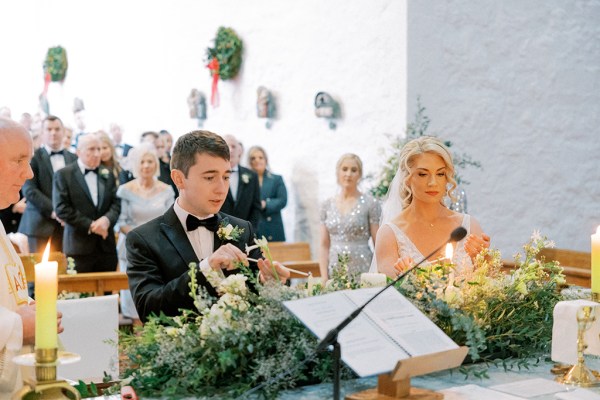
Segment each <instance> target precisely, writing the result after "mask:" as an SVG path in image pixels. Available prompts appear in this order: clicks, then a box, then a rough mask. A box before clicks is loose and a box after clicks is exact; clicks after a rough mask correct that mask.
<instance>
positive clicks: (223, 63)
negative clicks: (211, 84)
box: [206, 27, 242, 81]
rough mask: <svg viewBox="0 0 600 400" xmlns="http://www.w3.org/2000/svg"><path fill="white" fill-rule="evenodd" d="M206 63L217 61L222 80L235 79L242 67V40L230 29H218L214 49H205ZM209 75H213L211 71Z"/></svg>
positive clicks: (213, 72)
mask: <svg viewBox="0 0 600 400" xmlns="http://www.w3.org/2000/svg"><path fill="white" fill-rule="evenodd" d="M206 55H207V56H208V62H209V64H210V62H211V61H212V60H213V59H215V58H216V59H217V61H218V62H219V68H218V74H219V77H220V78H221V79H222V80H224V81H225V80H228V79H232V78H235V76H236V75H237V73H238V72H239V71H240V67H241V66H242V40H241V39H240V38H239V37H238V35H237V34H236V33H235V31H234V30H233V29H231V28H224V27H220V28H219V30H218V31H217V37H216V38H215V47H209V48H207V49H206ZM210 72H211V75H214V74H215V71H214V70H213V69H211V70H210Z"/></svg>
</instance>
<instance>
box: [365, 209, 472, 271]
mask: <svg viewBox="0 0 600 400" xmlns="http://www.w3.org/2000/svg"><path fill="white" fill-rule="evenodd" d="M384 225H387V226H389V227H390V229H391V230H392V232H394V235H395V236H396V243H397V244H398V257H399V258H404V257H410V258H412V260H413V261H414V262H415V263H417V262H419V261H421V260H422V259H423V258H424V257H425V256H424V255H423V254H421V252H420V251H419V249H417V246H415V245H414V243H413V242H412V241H411V240H410V239H409V237H408V236H407V235H406V233H404V231H403V230H402V229H400V228H399V227H398V226H397V225H396V224H394V223H393V222H391V221H390V222H386V223H385V224H384ZM461 226H462V227H463V228H465V229H466V230H467V235H468V234H469V233H470V232H471V216H470V215H468V214H463V220H462V223H461ZM465 240H466V236H465V238H464V239H462V240H461V241H459V242H457V244H456V246H455V248H454V254H453V256H452V263H453V264H454V265H456V268H457V269H458V270H460V269H462V268H465V267H467V268H472V267H473V263H472V262H471V257H469V255H468V254H467V252H466V251H465ZM429 264H430V262H428V261H425V262H424V263H423V264H422V265H429ZM376 268H377V265H376V264H375V263H373V265H371V272H377V270H376Z"/></svg>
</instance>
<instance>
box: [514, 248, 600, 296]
mask: <svg viewBox="0 0 600 400" xmlns="http://www.w3.org/2000/svg"><path fill="white" fill-rule="evenodd" d="M537 258H538V259H539V260H545V261H558V262H559V263H560V266H561V267H562V268H563V273H564V274H565V280H566V281H567V284H569V285H577V286H581V287H585V288H589V287H591V276H592V256H591V253H586V252H583V251H575V250H566V249H554V248H544V249H542V250H541V251H540V252H539V253H538V255H537ZM503 263H504V267H503V270H504V271H510V270H512V269H514V268H515V264H514V262H512V261H506V260H503Z"/></svg>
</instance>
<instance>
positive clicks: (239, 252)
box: [127, 131, 289, 321]
mask: <svg viewBox="0 0 600 400" xmlns="http://www.w3.org/2000/svg"><path fill="white" fill-rule="evenodd" d="M171 165H172V166H173V168H172V170H171V177H172V178H173V182H175V184H176V185H177V187H178V189H179V197H178V198H177V200H176V201H175V204H173V206H172V207H171V208H169V210H167V212H165V214H164V215H162V216H160V217H158V218H156V219H154V220H152V221H150V222H148V223H146V224H144V225H141V226H139V227H138V228H135V229H133V230H132V231H131V232H129V234H128V235H127V260H128V261H129V265H128V268H127V276H128V277H129V287H130V289H131V294H132V296H133V300H134V303H135V305H136V308H137V311H138V314H139V315H140V318H141V320H142V321H146V320H147V319H148V316H149V315H150V314H151V313H154V314H157V315H158V314H160V312H163V313H165V314H166V315H171V316H174V315H178V314H179V310H180V309H182V308H185V309H193V308H194V302H193V299H192V297H191V296H190V288H189V283H190V277H189V274H188V273H189V269H190V267H189V264H190V263H192V262H193V263H196V265H197V275H196V276H197V281H198V284H199V285H202V286H204V287H205V288H206V290H207V291H208V293H210V294H211V295H213V296H215V297H216V296H217V295H218V293H217V291H216V288H215V286H216V285H217V284H218V281H215V279H218V278H215V277H214V275H215V274H216V275H221V274H224V275H229V274H232V273H237V272H238V271H237V269H236V262H241V263H243V264H245V265H248V259H247V257H246V254H245V253H244V249H245V246H246V245H253V244H254V243H253V239H254V231H253V228H252V225H251V224H250V223H249V222H248V221H244V220H241V219H239V218H236V217H233V216H230V215H227V214H224V213H222V212H219V209H220V208H221V205H222V204H223V202H224V201H225V197H226V196H227V192H228V190H229V176H230V175H231V166H230V163H229V149H228V147H227V143H225V141H224V140H223V138H221V137H220V136H218V135H216V134H214V133H212V132H208V131H193V132H190V133H188V134H185V135H183V136H181V137H180V138H179V139H178V140H177V143H176V144H175V148H174V149H173V154H172V160H171ZM225 223H227V224H231V225H232V226H233V227H238V228H240V229H243V232H242V233H241V234H240V236H239V238H237V240H235V239H233V238H221V237H220V235H219V234H218V233H217V230H218V228H219V226H221V225H224V224H225ZM250 257H253V258H255V259H258V258H259V257H261V254H260V250H258V249H255V250H253V251H252V253H251V254H250ZM250 265H251V268H254V269H255V268H257V267H258V268H259V269H260V275H261V279H263V280H264V279H272V278H273V273H272V270H271V268H270V265H269V263H268V261H264V260H259V261H258V263H253V262H252V263H250ZM275 268H276V270H277V272H278V275H279V277H280V278H282V279H283V280H285V279H286V278H287V277H289V271H288V270H287V269H285V267H282V266H281V265H280V264H279V263H275Z"/></svg>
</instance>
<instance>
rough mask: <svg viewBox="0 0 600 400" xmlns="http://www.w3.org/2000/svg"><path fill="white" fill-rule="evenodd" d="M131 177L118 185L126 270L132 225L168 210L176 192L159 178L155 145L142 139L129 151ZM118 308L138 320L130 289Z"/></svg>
mask: <svg viewBox="0 0 600 400" xmlns="http://www.w3.org/2000/svg"><path fill="white" fill-rule="evenodd" d="M128 157H130V159H131V161H132V163H131V165H132V172H133V176H134V179H133V180H132V181H129V182H127V183H124V184H122V185H121V186H119V189H118V190H117V196H118V197H119V198H120V199H121V215H120V217H119V222H118V227H119V241H118V243H117V253H118V256H119V267H120V270H121V271H122V272H126V271H127V251H126V248H125V240H126V239H127V234H128V233H129V231H131V230H132V229H133V228H136V227H138V226H139V225H142V224H144V223H146V222H148V221H150V220H151V219H154V218H156V217H158V216H160V215H162V214H164V213H165V211H167V209H168V208H169V207H171V205H172V204H173V202H174V201H175V193H174V192H173V189H172V188H171V186H170V185H167V184H166V183H164V182H161V181H159V180H158V175H159V172H160V168H159V161H158V155H157V153H156V149H155V148H154V146H153V145H152V144H150V143H142V144H140V145H138V146H136V147H134V148H133V149H131V150H130V151H129V154H128ZM121 312H122V314H123V315H124V316H126V317H128V318H132V319H133V320H134V323H139V316H138V313H137V311H136V309H135V305H134V303H133V299H132V298H131V293H130V291H129V290H122V291H121Z"/></svg>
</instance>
